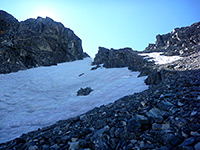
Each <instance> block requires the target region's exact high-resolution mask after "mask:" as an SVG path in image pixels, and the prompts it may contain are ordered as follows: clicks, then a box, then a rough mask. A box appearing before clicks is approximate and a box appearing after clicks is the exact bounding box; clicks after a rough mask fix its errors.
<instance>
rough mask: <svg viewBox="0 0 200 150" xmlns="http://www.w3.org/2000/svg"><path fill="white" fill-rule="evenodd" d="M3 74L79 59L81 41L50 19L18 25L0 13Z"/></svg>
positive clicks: (33, 20)
mask: <svg viewBox="0 0 200 150" xmlns="http://www.w3.org/2000/svg"><path fill="white" fill-rule="evenodd" d="M0 22H1V24H0V73H10V72H16V71H18V70H22V69H28V68H33V67H37V66H50V65H55V64H57V63H61V62H68V61H74V60H80V59H83V58H85V57H87V56H88V55H86V54H85V53H84V52H83V49H82V45H81V39H80V38H79V37H77V36H76V35H75V34H74V32H73V31H72V30H70V29H68V28H65V27H64V25H63V24H61V23H59V22H55V21H54V20H52V19H51V18H48V17H47V18H41V17H38V18H37V19H27V20H25V21H22V22H18V21H17V19H15V18H14V17H13V16H11V15H10V14H8V13H6V12H4V11H0Z"/></svg>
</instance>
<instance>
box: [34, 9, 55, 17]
mask: <svg viewBox="0 0 200 150" xmlns="http://www.w3.org/2000/svg"><path fill="white" fill-rule="evenodd" d="M37 17H42V18H46V17H50V18H52V19H56V15H55V13H54V12H53V11H51V10H39V11H37V12H36V13H35V15H34V18H37Z"/></svg>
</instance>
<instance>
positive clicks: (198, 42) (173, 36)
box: [145, 22, 200, 56]
mask: <svg viewBox="0 0 200 150" xmlns="http://www.w3.org/2000/svg"><path fill="white" fill-rule="evenodd" d="M198 51H200V22H198V23H194V24H192V25H191V26H188V27H182V28H175V29H174V30H173V31H172V32H171V33H168V34H164V35H157V36H156V42H155V44H149V46H148V47H147V48H146V49H145V52H164V55H181V56H189V55H191V54H193V53H195V52H198Z"/></svg>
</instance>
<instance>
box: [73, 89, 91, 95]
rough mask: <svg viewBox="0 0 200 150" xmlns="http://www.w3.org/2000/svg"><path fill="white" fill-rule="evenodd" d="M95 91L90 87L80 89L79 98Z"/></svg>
mask: <svg viewBox="0 0 200 150" xmlns="http://www.w3.org/2000/svg"><path fill="white" fill-rule="evenodd" d="M92 91H93V90H92V89H91V88H90V87H86V88H80V89H79V90H78V91H77V96H86V95H89V94H90V93H91V92H92Z"/></svg>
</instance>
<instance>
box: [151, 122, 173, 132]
mask: <svg viewBox="0 0 200 150" xmlns="http://www.w3.org/2000/svg"><path fill="white" fill-rule="evenodd" d="M152 129H153V130H158V131H159V130H169V129H170V124H157V123H154V124H153V125H152Z"/></svg>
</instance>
